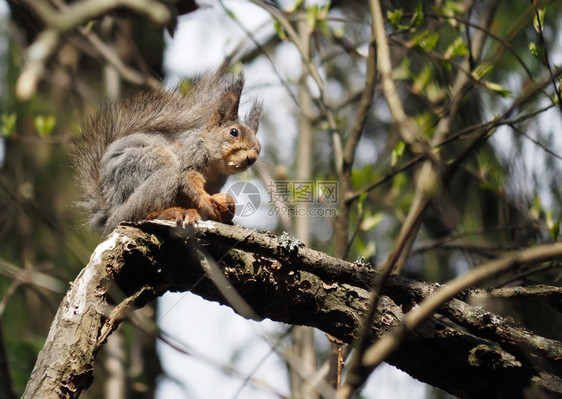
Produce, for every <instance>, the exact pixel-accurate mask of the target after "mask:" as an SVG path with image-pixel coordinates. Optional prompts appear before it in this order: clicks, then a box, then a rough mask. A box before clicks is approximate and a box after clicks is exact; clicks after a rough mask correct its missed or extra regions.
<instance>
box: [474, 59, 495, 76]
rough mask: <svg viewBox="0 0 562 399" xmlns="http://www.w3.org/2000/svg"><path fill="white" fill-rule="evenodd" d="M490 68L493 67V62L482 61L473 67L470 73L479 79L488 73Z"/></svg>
mask: <svg viewBox="0 0 562 399" xmlns="http://www.w3.org/2000/svg"><path fill="white" fill-rule="evenodd" d="M492 69H494V64H492V63H491V62H484V63H482V64H480V65H478V66H477V67H476V68H474V70H473V71H472V72H471V75H472V77H473V78H474V79H476V80H480V79H482V78H483V77H484V76H486V75H487V74H488V73H490V71H491V70H492Z"/></svg>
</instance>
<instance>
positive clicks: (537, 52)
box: [529, 43, 548, 66]
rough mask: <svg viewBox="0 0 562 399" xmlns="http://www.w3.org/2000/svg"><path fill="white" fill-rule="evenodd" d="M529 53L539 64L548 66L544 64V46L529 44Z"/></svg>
mask: <svg viewBox="0 0 562 399" xmlns="http://www.w3.org/2000/svg"><path fill="white" fill-rule="evenodd" d="M529 51H530V52H531V54H533V55H534V56H535V57H536V58H537V59H538V60H539V61H540V62H541V64H543V65H545V66H548V64H547V62H546V55H545V51H544V46H543V44H542V43H539V44H537V43H529Z"/></svg>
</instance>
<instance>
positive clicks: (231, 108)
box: [210, 77, 244, 126]
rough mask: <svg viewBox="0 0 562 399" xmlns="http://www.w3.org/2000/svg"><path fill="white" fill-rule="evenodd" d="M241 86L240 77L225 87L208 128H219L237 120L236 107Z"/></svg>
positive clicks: (242, 84) (241, 80) (242, 82)
mask: <svg viewBox="0 0 562 399" xmlns="http://www.w3.org/2000/svg"><path fill="white" fill-rule="evenodd" d="M243 86H244V80H243V78H242V77H241V78H239V79H237V80H236V81H235V82H234V83H232V84H231V85H229V86H228V87H227V89H226V90H225V92H224V94H223V96H222V97H221V98H220V99H219V101H218V104H217V108H216V109H215V111H214V113H213V118H212V119H211V123H210V126H221V125H224V124H225V123H226V122H232V121H236V120H238V107H239V106H240V96H241V95H242V88H243Z"/></svg>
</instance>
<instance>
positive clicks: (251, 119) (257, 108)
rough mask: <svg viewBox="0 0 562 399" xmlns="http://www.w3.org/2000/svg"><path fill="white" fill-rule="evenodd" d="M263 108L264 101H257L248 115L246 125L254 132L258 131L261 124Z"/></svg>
mask: <svg viewBox="0 0 562 399" xmlns="http://www.w3.org/2000/svg"><path fill="white" fill-rule="evenodd" d="M262 108H263V107H262V102H261V101H255V102H254V104H253V105H252V109H251V110H250V112H249V113H248V115H247V116H246V121H245V122H246V126H248V127H249V128H250V129H251V130H252V131H253V132H254V134H256V133H257V132H258V127H259V126H260V118H261V112H262Z"/></svg>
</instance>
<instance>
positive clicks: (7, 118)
mask: <svg viewBox="0 0 562 399" xmlns="http://www.w3.org/2000/svg"><path fill="white" fill-rule="evenodd" d="M16 120H17V116H16V114H15V113H14V112H12V113H9V114H2V136H4V137H10V136H11V135H12V134H13V133H14V131H15V130H16Z"/></svg>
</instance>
